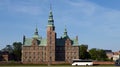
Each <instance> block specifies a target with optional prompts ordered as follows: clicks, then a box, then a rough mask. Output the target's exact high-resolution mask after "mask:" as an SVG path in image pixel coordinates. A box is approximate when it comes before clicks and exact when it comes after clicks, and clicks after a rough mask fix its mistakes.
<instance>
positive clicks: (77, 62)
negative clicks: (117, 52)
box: [72, 59, 93, 66]
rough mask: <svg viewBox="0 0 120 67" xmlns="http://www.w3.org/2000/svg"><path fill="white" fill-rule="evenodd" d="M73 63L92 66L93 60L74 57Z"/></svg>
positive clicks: (74, 64)
mask: <svg viewBox="0 0 120 67" xmlns="http://www.w3.org/2000/svg"><path fill="white" fill-rule="evenodd" d="M72 65H73V66H78V65H85V66H91V65H93V61H92V60H82V59H73V60H72Z"/></svg>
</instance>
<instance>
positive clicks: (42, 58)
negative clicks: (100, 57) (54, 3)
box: [21, 9, 79, 64]
mask: <svg viewBox="0 0 120 67" xmlns="http://www.w3.org/2000/svg"><path fill="white" fill-rule="evenodd" d="M46 33H47V35H46V38H42V37H41V36H39V34H38V28H36V29H35V32H34V35H33V37H31V38H26V37H25V36H24V37H23V46H22V58H21V62H22V63H24V64H28V63H32V64H40V63H55V62H61V61H62V62H67V63H71V61H72V59H79V43H78V37H77V36H76V37H75V38H70V37H69V36H68V34H67V29H66V28H65V30H64V33H63V35H62V36H61V37H60V38H57V37H56V32H55V26H54V19H53V14H52V10H51V9H50V13H49V18H48V25H47V32H46Z"/></svg>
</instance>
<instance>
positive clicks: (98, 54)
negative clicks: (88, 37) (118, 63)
mask: <svg viewBox="0 0 120 67" xmlns="http://www.w3.org/2000/svg"><path fill="white" fill-rule="evenodd" d="M89 53H90V55H91V59H93V60H100V61H105V60H106V59H107V56H106V53H105V51H104V50H103V49H96V48H92V49H91V50H89Z"/></svg>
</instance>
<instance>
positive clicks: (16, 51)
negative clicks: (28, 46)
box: [13, 42, 22, 61]
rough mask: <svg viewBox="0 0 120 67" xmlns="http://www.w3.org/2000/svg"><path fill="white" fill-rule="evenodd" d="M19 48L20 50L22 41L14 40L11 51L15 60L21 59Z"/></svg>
mask: <svg viewBox="0 0 120 67" xmlns="http://www.w3.org/2000/svg"><path fill="white" fill-rule="evenodd" d="M21 50H22V43H21V42H14V43H13V53H14V59H15V61H21V54H22V53H21Z"/></svg>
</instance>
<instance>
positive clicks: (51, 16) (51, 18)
mask: <svg viewBox="0 0 120 67" xmlns="http://www.w3.org/2000/svg"><path fill="white" fill-rule="evenodd" d="M48 26H54V19H53V14H52V8H51V5H50V13H49V18H48Z"/></svg>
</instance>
